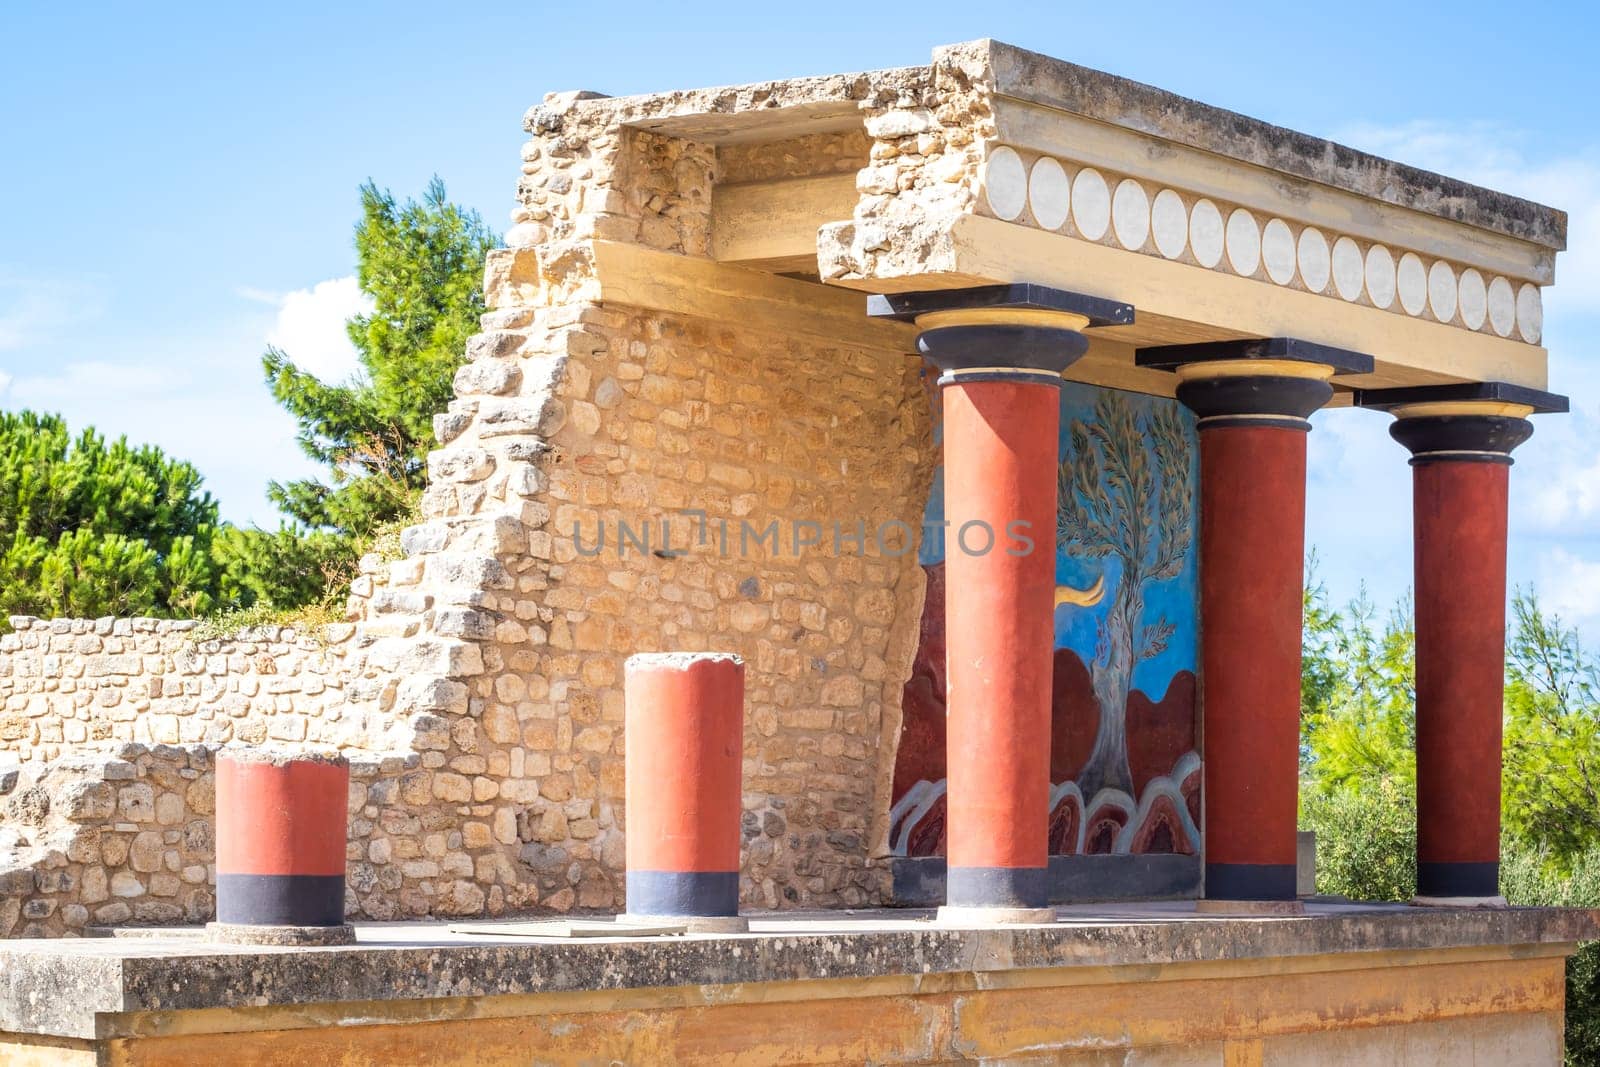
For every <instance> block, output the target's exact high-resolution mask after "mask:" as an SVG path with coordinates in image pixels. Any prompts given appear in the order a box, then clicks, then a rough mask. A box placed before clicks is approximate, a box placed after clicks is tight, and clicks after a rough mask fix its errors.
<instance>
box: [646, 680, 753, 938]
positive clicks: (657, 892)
mask: <svg viewBox="0 0 1600 1067" xmlns="http://www.w3.org/2000/svg"><path fill="white" fill-rule="evenodd" d="M625 683H626V690H627V691H626V694H625V697H626V699H625V702H624V704H625V706H624V714H625V716H626V723H625V731H626V738H625V742H626V748H627V755H626V760H625V765H624V779H625V781H624V792H625V793H626V799H627V814H628V833H627V841H626V844H627V857H626V859H627V867H628V873H627V896H628V914H629V915H630V916H634V917H646V918H650V919H661V918H664V917H666V918H671V919H672V920H674V921H675V922H678V923H682V924H683V925H685V926H688V927H690V928H691V929H695V930H706V931H712V930H716V931H730V930H743V929H746V928H747V924H746V923H745V921H744V920H742V919H740V918H739V813H740V810H741V806H742V803H743V797H742V794H741V788H740V780H741V770H742V766H743V761H744V661H743V660H741V659H740V658H739V657H738V656H735V655H732V654H729V653H720V652H702V653H695V652H665V653H651V654H644V655H638V656H630V657H629V658H628V662H627V665H626V679H625Z"/></svg>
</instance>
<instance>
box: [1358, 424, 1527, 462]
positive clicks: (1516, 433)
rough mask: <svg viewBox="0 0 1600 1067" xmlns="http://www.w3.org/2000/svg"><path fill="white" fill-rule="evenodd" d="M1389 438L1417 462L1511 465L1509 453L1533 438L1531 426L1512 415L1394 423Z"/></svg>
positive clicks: (1390, 428)
mask: <svg viewBox="0 0 1600 1067" xmlns="http://www.w3.org/2000/svg"><path fill="white" fill-rule="evenodd" d="M1389 436H1390V437H1393V438H1394V439H1395V440H1396V441H1399V442H1400V443H1401V444H1402V445H1404V446H1405V447H1406V449H1407V450H1408V451H1410V453H1411V454H1412V456H1413V457H1414V458H1413V459H1412V463H1413V464H1415V463H1416V462H1417V460H1429V459H1453V460H1463V459H1474V458H1477V459H1480V460H1482V461H1484V462H1488V463H1507V464H1509V463H1510V462H1511V450H1512V449H1514V448H1516V447H1517V446H1518V445H1520V444H1522V442H1524V441H1526V440H1527V439H1528V438H1530V437H1532V436H1533V423H1531V422H1529V421H1528V420H1527V419H1521V418H1517V417H1516V416H1513V415H1424V416H1420V417H1417V418H1403V419H1396V420H1395V422H1394V424H1393V425H1392V426H1390V427H1389Z"/></svg>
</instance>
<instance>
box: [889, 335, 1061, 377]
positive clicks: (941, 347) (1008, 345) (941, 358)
mask: <svg viewBox="0 0 1600 1067" xmlns="http://www.w3.org/2000/svg"><path fill="white" fill-rule="evenodd" d="M1088 350H1089V339H1088V338H1087V337H1085V336H1084V335H1083V334H1081V333H1078V332H1077V331H1076V330H1062V329H1056V328H1054V327H1049V326H1017V325H1011V324H1007V323H996V324H993V325H983V326H940V327H936V328H934V329H930V330H924V331H922V333H921V334H919V335H918V337H917V351H918V352H921V353H922V354H923V355H924V356H926V357H927V358H928V360H929V361H930V362H932V363H933V364H934V366H936V367H938V368H939V369H940V370H942V371H959V370H968V369H984V370H986V369H989V368H993V367H1018V368H1021V369H1025V370H1042V371H1050V372H1052V373H1055V374H1060V373H1061V372H1062V371H1064V370H1066V369H1067V367H1069V366H1071V365H1072V363H1074V362H1075V361H1076V360H1077V359H1078V357H1079V356H1081V355H1083V354H1084V353H1085V352H1087V351H1088Z"/></svg>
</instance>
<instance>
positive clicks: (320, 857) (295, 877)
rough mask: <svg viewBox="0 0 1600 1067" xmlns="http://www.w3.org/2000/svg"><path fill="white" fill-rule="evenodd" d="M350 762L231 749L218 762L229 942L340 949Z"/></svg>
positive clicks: (220, 864)
mask: <svg viewBox="0 0 1600 1067" xmlns="http://www.w3.org/2000/svg"><path fill="white" fill-rule="evenodd" d="M349 791H350V764H349V762H348V761H347V760H346V759H345V758H344V757H343V756H339V755H332V754H328V755H323V754H318V753H311V752H294V751H282V750H274V749H231V750H224V751H223V752H221V753H219V754H218V756H217V816H216V820H217V826H216V831H217V833H216V836H217V922H216V923H214V924H213V925H212V928H211V930H212V933H213V934H214V935H215V936H217V937H218V938H219V939H222V940H227V941H241V942H251V943H263V944H273V943H279V944H339V943H345V942H349V941H351V940H353V935H352V932H351V929H350V927H349V926H347V925H345V921H344V876H345V843H346V839H347V835H346V824H345V819H346V803H347V797H348V795H349Z"/></svg>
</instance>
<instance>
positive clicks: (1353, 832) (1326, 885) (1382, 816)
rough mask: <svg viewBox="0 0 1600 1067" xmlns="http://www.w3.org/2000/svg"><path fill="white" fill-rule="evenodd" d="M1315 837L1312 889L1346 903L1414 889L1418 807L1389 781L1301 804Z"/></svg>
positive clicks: (1315, 795)
mask: <svg viewBox="0 0 1600 1067" xmlns="http://www.w3.org/2000/svg"><path fill="white" fill-rule="evenodd" d="M1300 826H1301V828H1302V829H1305V830H1314V831H1315V832H1316V835H1317V891H1318V892H1319V893H1327V894H1331V895H1333V896H1341V897H1349V898H1350V899H1351V900H1406V899H1409V898H1410V897H1411V896H1412V895H1413V894H1415V893H1416V891H1417V853H1416V849H1417V805H1416V798H1415V795H1414V791H1413V789H1412V788H1410V787H1409V786H1408V785H1407V784H1406V783H1403V782H1400V781H1397V780H1395V779H1393V778H1383V779H1379V780H1378V781H1376V782H1375V783H1373V784H1371V785H1370V786H1368V787H1366V788H1361V789H1336V790H1320V791H1316V792H1312V793H1310V794H1309V795H1307V796H1305V797H1304V798H1303V799H1302V801H1301V805H1300Z"/></svg>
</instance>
